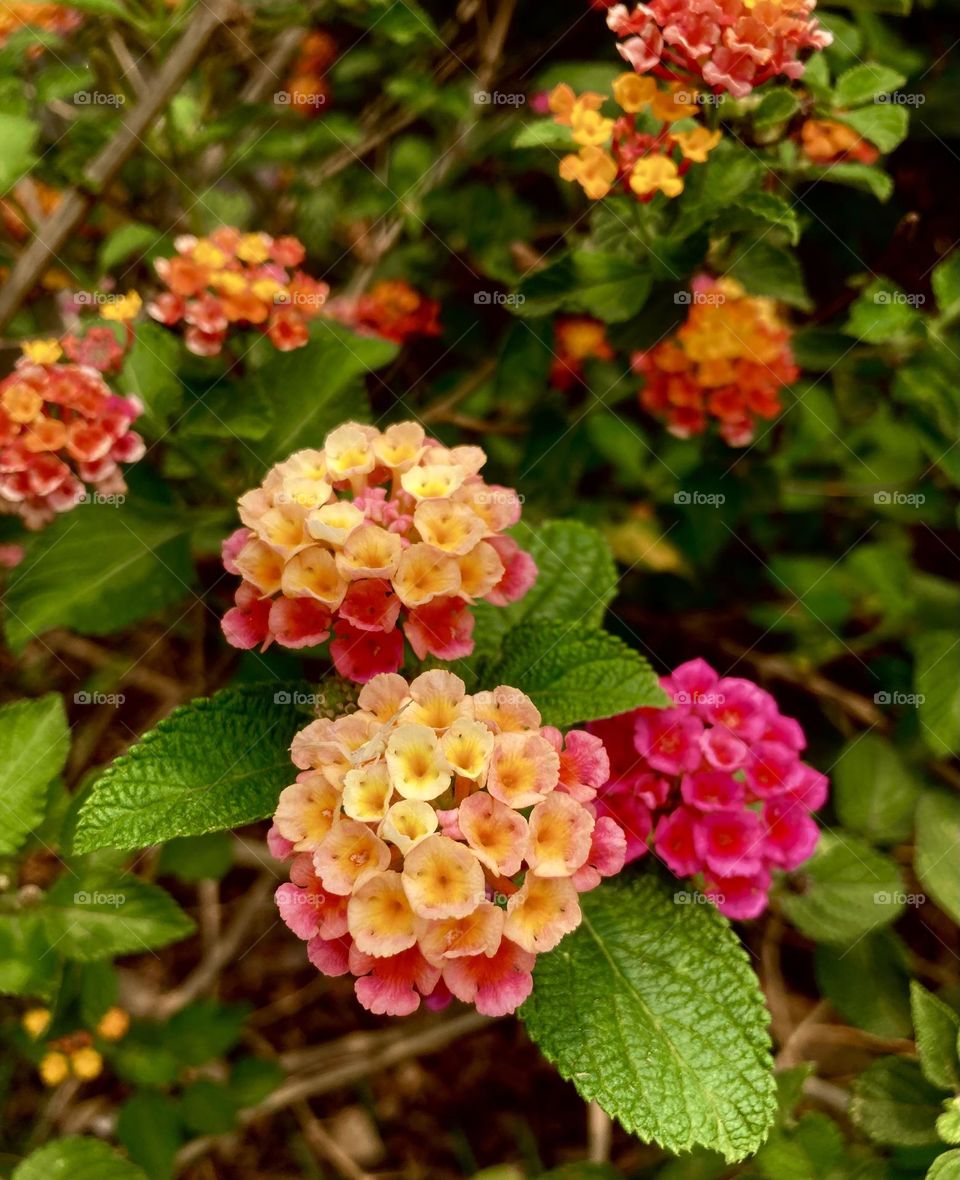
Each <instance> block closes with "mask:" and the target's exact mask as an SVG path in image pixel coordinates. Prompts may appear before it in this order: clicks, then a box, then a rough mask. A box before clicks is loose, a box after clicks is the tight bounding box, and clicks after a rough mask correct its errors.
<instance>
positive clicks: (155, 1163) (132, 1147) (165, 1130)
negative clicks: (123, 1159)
mask: <svg viewBox="0 0 960 1180" xmlns="http://www.w3.org/2000/svg"><path fill="white" fill-rule="evenodd" d="M117 1138H118V1139H119V1140H120V1142H121V1143H122V1144H123V1146H124V1147H125V1148H126V1149H127V1151H128V1152H129V1153H130V1156H131V1158H132V1159H133V1161H134V1162H135V1163H137V1164H140V1166H141V1167H142V1168H143V1169H144V1171H145V1172H146V1173H147V1175H148V1176H149V1177H150V1180H172V1178H173V1176H174V1174H175V1169H174V1159H175V1157H176V1154H177V1151H178V1149H179V1147H180V1144H181V1143H182V1142H183V1127H182V1123H181V1121H180V1115H179V1113H178V1111H177V1105H176V1103H175V1102H174V1101H173V1100H172V1099H171V1098H169V1097H168V1096H167V1095H166V1094H157V1093H151V1092H149V1091H141V1092H140V1093H139V1094H134V1096H133V1097H132V1098H128V1099H127V1101H126V1102H125V1103H124V1104H123V1106H121V1107H120V1112H119V1114H118V1116H117Z"/></svg>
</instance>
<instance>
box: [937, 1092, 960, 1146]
mask: <svg viewBox="0 0 960 1180" xmlns="http://www.w3.org/2000/svg"><path fill="white" fill-rule="evenodd" d="M945 1105H946V1109H945V1110H944V1112H943V1114H941V1115H940V1116H939V1118H938V1119H937V1134H938V1135H939V1136H940V1138H941V1139H942V1140H943V1141H944V1143H960V1098H948V1099H947V1101H946V1104H945Z"/></svg>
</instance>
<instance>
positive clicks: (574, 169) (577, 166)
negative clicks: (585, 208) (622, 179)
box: [560, 147, 617, 201]
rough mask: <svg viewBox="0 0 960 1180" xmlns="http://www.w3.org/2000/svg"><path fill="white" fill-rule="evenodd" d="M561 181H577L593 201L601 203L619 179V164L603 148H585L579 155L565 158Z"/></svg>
mask: <svg viewBox="0 0 960 1180" xmlns="http://www.w3.org/2000/svg"><path fill="white" fill-rule="evenodd" d="M560 179H561V180H575V181H576V182H577V183H578V184H579V185H580V187H581V188H582V189H583V191H584V192H585V193H586V194H587V196H588V197H589V198H590V199H591V200H592V201H599V200H601V198H603V197H605V196H606V195H607V193H608V192H609V191H610V189H611V188H612V186H613V182H614V181H615V180H616V179H617V162H616V160H614V158H613V156H611V155H610V154H609V152H605V151H604V150H603V148H599V147H584V148H581V149H580V153H579V155H570V156H564V157H563V159H562V160H561V161H560Z"/></svg>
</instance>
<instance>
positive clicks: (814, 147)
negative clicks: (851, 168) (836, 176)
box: [800, 119, 880, 164]
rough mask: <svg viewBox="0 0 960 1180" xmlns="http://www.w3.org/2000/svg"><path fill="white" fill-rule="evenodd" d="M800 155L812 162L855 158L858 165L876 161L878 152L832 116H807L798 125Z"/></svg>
mask: <svg viewBox="0 0 960 1180" xmlns="http://www.w3.org/2000/svg"><path fill="white" fill-rule="evenodd" d="M800 143H801V145H802V146H803V151H804V154H805V155H806V156H807V158H808V159H810V160H813V161H814V163H816V164H839V163H841V162H842V161H844V160H855V161H856V162H857V163H859V164H874V163H876V161H877V159H878V157H879V155H880V153H879V152H878V151H877V149H876V148H875V147H874V145H873V144H872V143H870V141H869V140H867V139H864V138H863V136H862V135H859V134H858V133H857V132H856V131H854V129H853V128H852V127H848V126H847V124H846V123H840V122H838V121H837V120H836V119H807V120H805V121H804V124H803V126H802V127H801V128H800Z"/></svg>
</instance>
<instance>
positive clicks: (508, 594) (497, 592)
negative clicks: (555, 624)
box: [223, 422, 537, 683]
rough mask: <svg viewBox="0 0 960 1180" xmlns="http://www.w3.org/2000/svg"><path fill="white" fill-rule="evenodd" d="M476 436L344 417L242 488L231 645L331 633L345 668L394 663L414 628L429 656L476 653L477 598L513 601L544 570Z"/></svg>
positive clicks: (230, 555) (296, 640) (357, 676)
mask: <svg viewBox="0 0 960 1180" xmlns="http://www.w3.org/2000/svg"><path fill="white" fill-rule="evenodd" d="M485 462H486V455H485V454H484V452H483V451H482V450H481V448H480V447H473V446H460V447H454V448H452V449H450V448H447V447H444V446H441V445H440V444H439V443H437V442H435V441H433V440H432V439H429V438H427V437H425V435H424V431H423V428H422V427H421V426H419V425H418V424H417V423H415V422H403V423H399V424H397V425H394V426H389V427H387V429H386V430H384V431H380V430H377V429H376V428H375V427H373V426H362V425H360V424H359V423H356V422H348V423H346V424H345V425H343V426H340V427H338V428H337V429H336V430H334V431H333V432H332V433H331V434H329V435H328V436H327V439H326V441H325V443H324V445H323V448H322V449H321V450H306V451H298V452H297V453H296V454H295V455H293V456H291V457H290V458H289V459H287V460H286V461H285V462H283V463H280V464H278V465H277V466H276V467H274V468H272V469H271V471H270V472H269V473H268V474H267V477H266V479H265V480H264V482H263V484H262V485H261V486H260V487H259V488H256V489H255V490H253V491H251V492H247V493H246V494H245V495H244V496H242V497H241V498H240V502H239V509H240V519H241V520H242V521H243V526H244V527H243V528H241V529H238V530H237V532H235V533H234V534H233V535H232V536H231V537H229V538H228V540H227V541H226V542H225V544H224V565H225V567H226V569H227V570H228V571H229V572H230V573H234V574H239V575H240V576H241V577H242V578H243V581H242V583H241V585H240V587H239V589H238V590H237V593H236V605H235V606H234V608H233V609H232V610H230V611H228V612H227V614H226V615H225V616H224V620H223V630H224V633H225V635H226V637H227V639H228V640H229V642H230V643H232V644H233V645H234V647H241V648H251V647H255V646H257V645H263V646H264V647H266V646H267V645H268V644H269V643H271V642H273V641H274V640H276V642H277V643H279V644H281V645H282V646H284V647H294V648H299V647H308V646H312V645H315V644H318V643H322V642H323V641H324V640H326V639H327V638H329V636H330V634H331V632H332V633H333V636H334V638H333V642H332V643H331V644H330V653H331V656H332V658H333V662H334V664H335V666H336V668H337V671H338V672H339V673H340V675H341V676H344V677H346V678H347V679H349V680H353V681H355V682H357V683H364V682H366V681H367V680H369V679H370V678H371V677H372V676H375V675H377V673H380V672H396V670H397V669H398V668H399V667H400V665H401V663H402V662H403V639H404V636H406V638H407V640H408V641H409V643H410V646H411V647H412V648H413V650H414V652H415V653H416V655H417V656H418V658H420V659H425V658H426V657H427V656H430V655H432V656H436V657H438V658H439V659H444V660H452V659H460V658H462V657H464V656H467V655H469V654H470V653H471V652H472V651H473V638H472V634H473V625H474V620H473V615H472V614H471V612H470V604H471V603H473V602H476V601H477V600H478V599H484V600H486V601H487V602H490V603H492V604H494V605H495V606H506V605H507V604H508V603H510V602H514V601H516V600H517V599H518V598H521V597H523V595H524V594H526V592H527V590H528V589H529V588H530V586H531V584H532V583H533V580H534V578H535V577H536V573H537V569H536V565H535V564H534V562H533V559H532V558H531V557H530V555H529V554H528V553H526V552H524V551H523V550H522V549H520V547H519V545H518V544H517V543H516V541H514V540H513V539H512V538H511V537H507V536H505V535H504V530H506V529H508V528H510V526H511V525H514V524H516V522H517V520H518V519H519V517H520V500H519V497H518V496H517V494H516V492H515V491H513V489H512V488H505V487H499V486H496V485H492V484H487V483H485V482H484V480H483V478H482V477H481V476H480V474H479V472H480V469H481V467H482V466H483V465H484V463H485Z"/></svg>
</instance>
